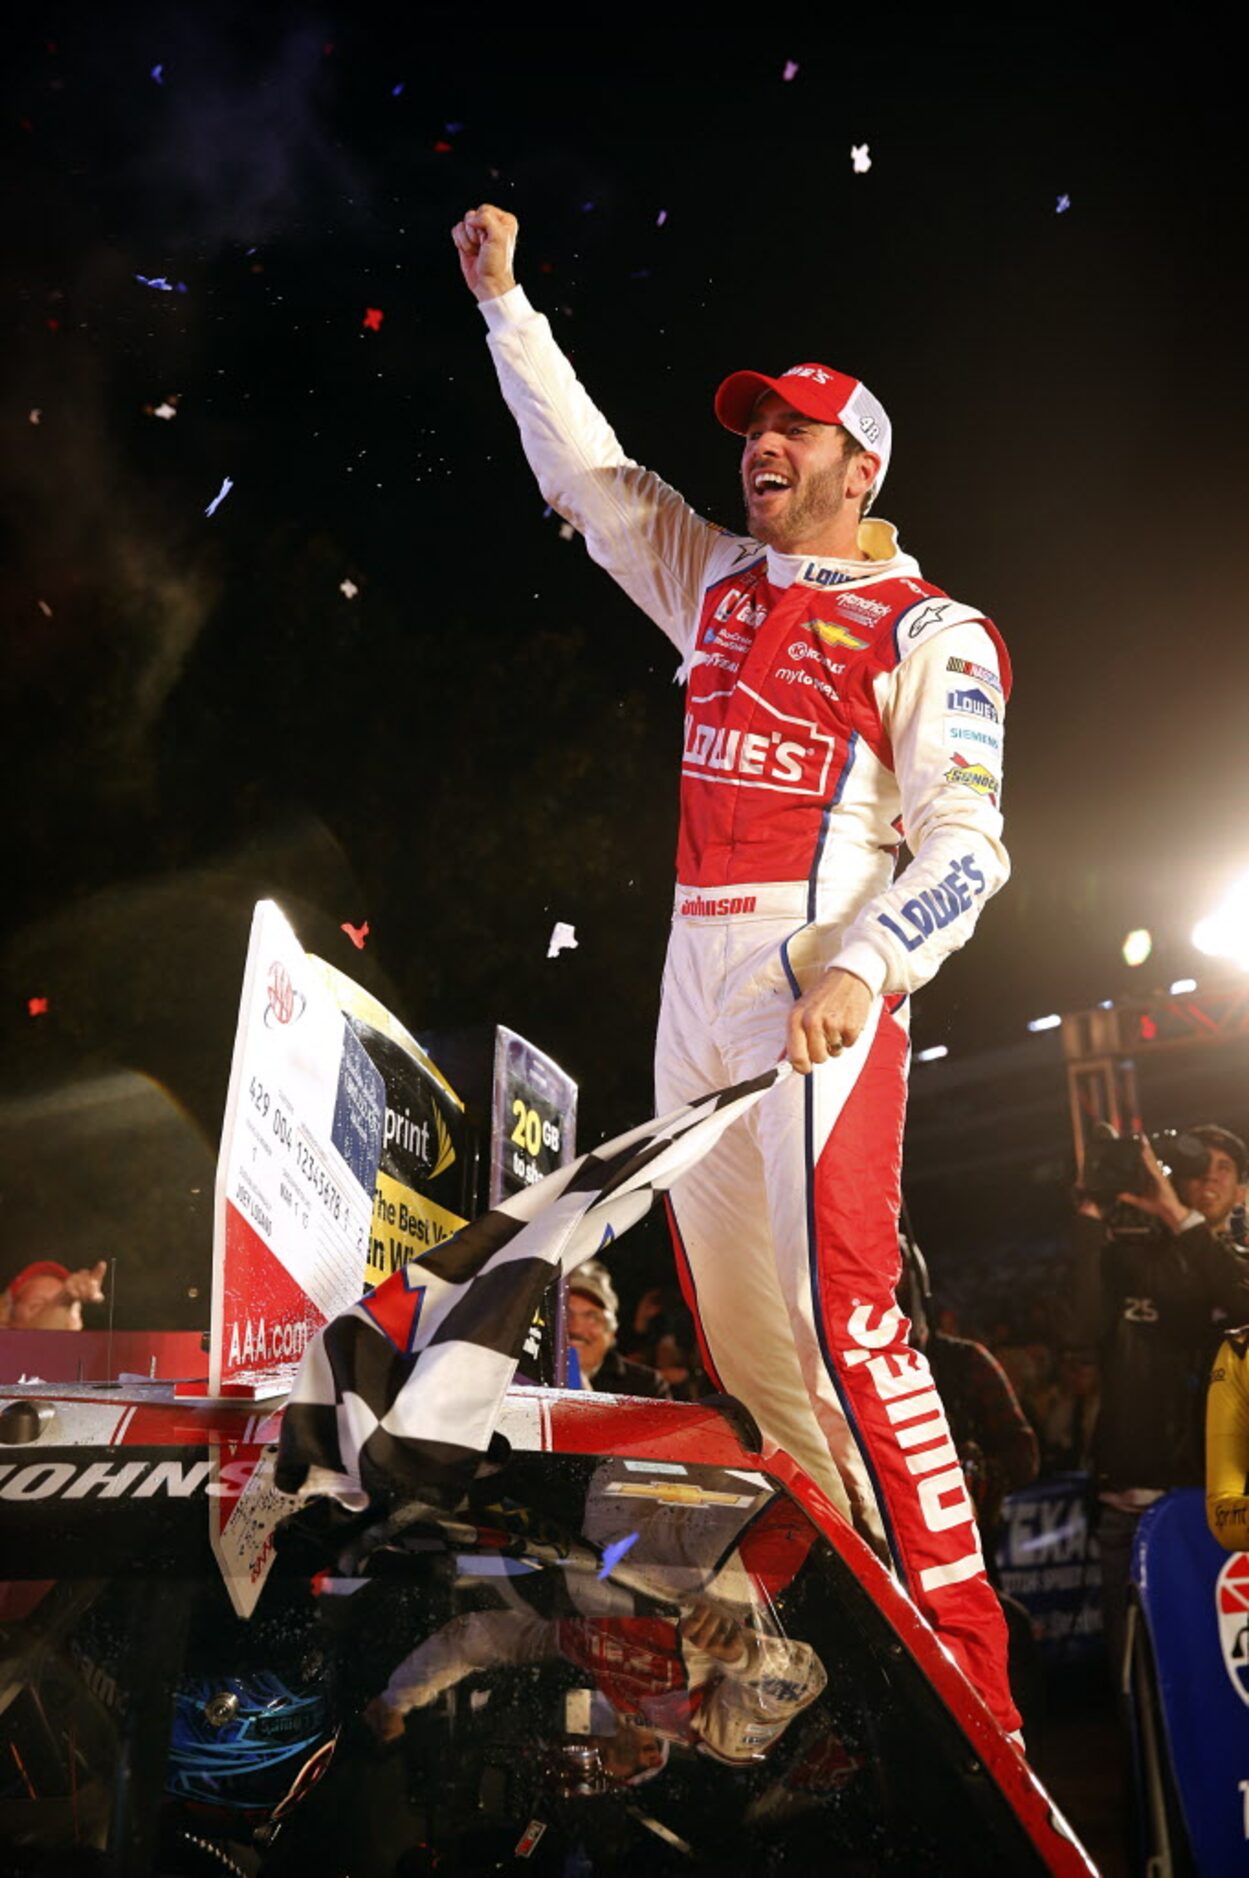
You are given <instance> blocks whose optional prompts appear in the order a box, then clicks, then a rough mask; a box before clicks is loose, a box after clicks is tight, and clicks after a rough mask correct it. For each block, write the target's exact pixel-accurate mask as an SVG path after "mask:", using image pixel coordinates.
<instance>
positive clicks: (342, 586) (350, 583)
mask: <svg viewBox="0 0 1249 1878" xmlns="http://www.w3.org/2000/svg"><path fill="white" fill-rule="evenodd" d="M338 591H339V592H340V593H342V594H345V595H346V596H347V598H348V599H349V600H354V599H355V597H356V595H357V594H358V593H359V591H360V589H359V588H358V587H357V585H356V583H355V581H354V580H340V581H339V583H338Z"/></svg>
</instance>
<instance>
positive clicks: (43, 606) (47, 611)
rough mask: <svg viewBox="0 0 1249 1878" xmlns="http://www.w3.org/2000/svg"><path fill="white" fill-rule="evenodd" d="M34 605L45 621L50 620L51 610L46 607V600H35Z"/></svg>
mask: <svg viewBox="0 0 1249 1878" xmlns="http://www.w3.org/2000/svg"><path fill="white" fill-rule="evenodd" d="M35 604H36V606H37V607H38V608H39V611H40V612H41V613H42V614H43V617H44V618H45V619H51V618H52V608H51V607H50V606H49V605H48V603H47V601H46V600H37V601H36V602H35Z"/></svg>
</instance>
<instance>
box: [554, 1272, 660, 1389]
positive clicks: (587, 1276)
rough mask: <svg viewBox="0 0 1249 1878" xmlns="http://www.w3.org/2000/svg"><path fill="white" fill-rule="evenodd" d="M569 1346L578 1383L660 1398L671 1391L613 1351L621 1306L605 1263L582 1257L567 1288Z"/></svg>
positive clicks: (640, 1366)
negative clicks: (576, 1365) (573, 1353)
mask: <svg viewBox="0 0 1249 1878" xmlns="http://www.w3.org/2000/svg"><path fill="white" fill-rule="evenodd" d="M566 1323H567V1327H568V1342H569V1345H570V1347H571V1348H572V1349H574V1350H575V1351H576V1352H577V1361H578V1363H579V1364H580V1366H581V1383H582V1387H583V1388H585V1389H601V1390H603V1391H604V1392H605V1393H607V1394H609V1395H644V1396H662V1397H663V1398H664V1399H665V1400H667V1398H668V1396H669V1395H670V1394H671V1391H670V1390H669V1388H668V1385H667V1383H666V1382H665V1381H664V1379H663V1377H662V1376H661V1375H659V1374H658V1372H657V1371H656V1370H653V1369H648V1368H647V1367H646V1365H645V1364H644V1363H630V1362H629V1361H628V1360H627V1359H626V1358H625V1357H623V1356H621V1354H620V1352H619V1350H618V1349H617V1348H616V1333H617V1330H618V1329H619V1326H620V1304H619V1301H618V1299H617V1297H616V1288H615V1286H614V1285H613V1284H612V1281H611V1278H610V1276H609V1275H608V1272H607V1268H606V1266H605V1265H600V1263H599V1261H598V1260H597V1259H587V1260H586V1262H585V1264H584V1265H578V1267H577V1269H576V1271H575V1272H574V1273H573V1275H572V1279H571V1280H570V1282H569V1287H568V1310H567V1314H566Z"/></svg>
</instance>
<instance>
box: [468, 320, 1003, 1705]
mask: <svg viewBox="0 0 1249 1878" xmlns="http://www.w3.org/2000/svg"><path fill="white" fill-rule="evenodd" d="M482 312H483V314H484V315H485V318H486V321H487V324H488V326H489V328H490V348H491V351H492V353H493V355H494V360H495V364H496V367H497V369H498V373H499V379H500V382H501V385H502V388H503V395H504V397H505V398H506V400H507V402H508V405H509V406H510V408H511V410H512V412H513V414H514V416H515V417H516V419H517V421H518V423H519V425H520V431H521V438H522V441H523V444H524V447H525V452H526V455H527V456H528V458H529V462H530V464H531V466H532V468H533V470H534V472H535V474H536V476H537V479H538V482H539V484H540V486H541V489H542V493H543V495H544V496H545V498H546V500H547V501H548V502H549V503H550V504H551V505H552V507H553V508H555V509H556V510H557V511H558V512H559V513H560V514H561V515H562V516H564V517H565V518H566V519H567V520H568V521H570V522H572V523H573V524H574V525H575V527H576V528H578V529H579V530H580V532H581V533H582V535H584V537H585V541H586V545H587V547H588V549H589V551H590V554H591V556H592V558H593V559H594V560H595V561H597V562H598V563H599V565H600V566H602V567H604V568H606V569H607V571H608V572H609V573H610V574H611V575H612V576H613V577H614V578H615V580H617V581H618V582H619V584H620V585H621V586H622V587H623V588H624V590H625V592H626V593H628V594H629V596H630V597H631V598H632V599H633V600H634V601H636V602H637V604H638V605H639V606H640V607H641V608H642V610H643V611H644V612H645V613H647V614H649V616H650V617H651V619H653V620H654V621H655V622H656V624H657V625H658V626H660V627H661V628H662V629H663V631H664V632H665V633H666V634H667V635H668V637H669V638H670V639H671V640H672V642H673V644H674V645H675V646H676V647H677V649H678V651H679V652H680V654H681V658H682V662H683V672H684V675H685V678H686V682H687V694H686V695H687V708H686V719H685V739H684V754H683V759H682V782H681V834H680V844H679V850H678V859H677V879H678V883H679V884H678V886H677V890H676V904H675V912H674V916H673V925H672V937H671V942H670V945H669V950H668V961H667V966H666V969H665V973H664V983H663V1005H662V1012H661V1016H660V1022H659V1035H658V1040H657V1056H656V1084H657V1089H656V1099H657V1103H658V1110H659V1113H660V1114H663V1113H665V1112H666V1111H667V1110H670V1109H673V1108H676V1107H678V1106H679V1105H680V1104H682V1103H684V1102H687V1101H689V1100H691V1099H692V1098H693V1097H695V1096H698V1095H701V1094H703V1093H704V1092H705V1091H706V1090H708V1089H711V1088H715V1087H717V1086H722V1085H724V1084H727V1083H734V1082H738V1081H741V1080H743V1079H745V1078H748V1077H751V1076H754V1075H757V1074H758V1073H759V1072H761V1071H762V1070H764V1069H766V1068H768V1067H769V1066H770V1065H772V1064H774V1063H775V1062H776V1061H777V1059H778V1057H779V1056H780V1055H781V1054H782V1053H783V1050H784V1047H785V1031H786V1021H787V1018H788V1016H789V1013H790V1011H791V1009H792V1006H793V1001H794V999H795V998H796V997H798V996H799V995H800V994H801V993H802V992H803V991H805V990H808V989H809V988H810V987H811V986H812V985H813V984H814V983H815V982H816V981H817V980H818V979H819V977H820V976H821V974H822V973H823V972H824V971H825V970H827V969H828V968H829V967H831V966H839V967H842V968H843V969H845V970H847V971H850V972H853V973H854V974H855V975H856V976H857V977H859V978H860V979H862V980H863V981H864V983H866V984H867V986H868V987H869V989H870V990H871V991H872V992H873V993H874V994H875V996H874V1000H873V1004H872V1008H871V1013H870V1015H869V1018H868V1021H867V1024H866V1026H865V1028H864V1032H863V1035H862V1037H861V1038H860V1039H859V1041H858V1042H857V1043H856V1044H855V1045H854V1046H853V1048H851V1049H847V1050H844V1051H843V1052H842V1053H841V1055H840V1056H838V1057H835V1058H833V1059H831V1060H830V1061H829V1062H827V1063H824V1064H821V1065H819V1066H818V1067H817V1068H816V1069H815V1071H814V1073H813V1074H811V1075H809V1076H804V1077H798V1076H792V1077H790V1078H788V1079H787V1080H786V1081H785V1082H783V1083H782V1084H780V1085H779V1086H778V1088H777V1089H776V1090H775V1091H774V1093H773V1094H771V1095H770V1096H769V1097H768V1098H767V1100H766V1101H764V1102H761V1103H759V1104H758V1105H757V1106H756V1108H755V1109H754V1110H753V1111H752V1112H751V1113H750V1115H748V1116H746V1117H744V1118H743V1120H742V1122H741V1123H740V1124H738V1125H737V1126H735V1127H734V1128H732V1129H730V1130H729V1131H728V1132H727V1133H726V1134H725V1136H724V1138H723V1140H722V1141H721V1142H720V1143H719V1144H718V1145H717V1146H716V1147H715V1148H714V1149H712V1151H711V1152H710V1153H709V1154H708V1155H706V1156H705V1157H704V1159H703V1160H702V1161H701V1162H699V1164H698V1165H697V1166H696V1167H695V1168H693V1169H692V1170H691V1171H690V1172H689V1173H688V1174H687V1175H685V1176H684V1177H683V1179H682V1180H681V1181H680V1183H679V1184H678V1185H677V1187H676V1189H675V1190H674V1192H673V1195H672V1206H671V1212H672V1216H673V1229H674V1234H673V1236H674V1241H675V1243H676V1247H677V1258H678V1263H679V1265H680V1267H681V1272H682V1280H683V1283H684V1285H685V1289H686V1295H687V1297H688V1298H689V1301H690V1303H691V1305H692V1306H693V1308H694V1310H695V1313H696V1316H697V1320H698V1324H699V1327H700V1335H701V1337H702V1340H703V1347H704V1356H705V1360H706V1362H707V1367H708V1371H709V1373H710V1374H711V1375H712V1377H713V1378H714V1379H715V1380H716V1381H717V1383H718V1384H719V1385H720V1386H721V1387H722V1388H724V1389H725V1390H728V1391H729V1392H730V1393H732V1394H733V1395H736V1396H739V1397H740V1398H741V1399H742V1401H743V1402H745V1403H746V1404H747V1405H748V1407H749V1408H750V1409H751V1410H752V1412H753V1413H754V1415H755V1417H756V1419H757V1420H758V1422H759V1424H760V1426H761V1427H762V1428H763V1429H764V1430H765V1432H766V1433H767V1434H768V1435H770V1436H771V1437H772V1439H773V1440H775V1441H776V1442H778V1443H779V1444H780V1445H781V1446H782V1447H784V1448H785V1449H786V1450H787V1451H788V1452H789V1453H790V1454H792V1455H793V1457H794V1459H795V1460H797V1461H798V1462H799V1463H800V1465H801V1466H802V1467H804V1468H805V1469H806V1471H807V1472H808V1473H809V1474H810V1475H811V1476H812V1477H813V1478H814V1479H815V1480H817V1481H818V1482H819V1483H820V1484H821V1485H822V1486H823V1487H824V1488H825V1490H826V1491H827V1492H828V1493H829V1494H830V1496H831V1497H832V1498H833V1499H834V1500H835V1501H836V1502H837V1503H838V1504H839V1505H841V1506H842V1507H844V1506H845V1504H846V1493H848V1494H849V1498H850V1501H851V1503H852V1505H853V1507H854V1510H855V1512H856V1514H857V1515H858V1517H859V1519H860V1522H861V1523H863V1524H865V1525H866V1526H867V1527H868V1528H869V1529H872V1528H874V1529H875V1530H876V1531H877V1532H879V1531H880V1530H881V1527H882V1525H883V1528H884V1531H885V1533H886V1535H887V1538H888V1541H889V1546H890V1550H891V1552H892V1555H893V1558H894V1561H895V1564H896V1566H897V1569H898V1571H899V1574H900V1575H901V1577H902V1579H903V1582H904V1583H905V1585H906V1587H907V1589H908V1590H909V1591H910V1593H911V1595H912V1597H913V1598H914V1599H915V1601H916V1603H917V1604H918V1605H919V1607H920V1609H921V1610H922V1611H923V1612H924V1613H925V1615H926V1616H927V1617H928V1618H929V1619H930V1621H931V1622H932V1623H933V1625H934V1626H935V1627H936V1628H937V1630H938V1631H939V1632H940V1634H941V1636H942V1638H943V1640H944V1641H945V1642H946V1644H947V1645H948V1646H949V1648H950V1650H951V1651H952V1652H953V1654H954V1655H955V1657H956V1659H957V1660H958V1661H959V1663H960V1664H961V1665H962V1667H963V1668H964V1670H965V1671H966V1672H967V1674H968V1675H969V1676H970V1678H971V1679H972V1681H973V1682H974V1683H975V1684H976V1686H977V1687H978V1688H979V1689H980V1690H981V1692H982V1694H983V1695H984V1696H985V1698H986V1700H987V1701H988V1703H989V1705H990V1707H991V1708H992V1709H993V1711H994V1713H995V1714H996V1715H997V1717H998V1719H999V1721H1000V1722H1002V1724H1003V1725H1004V1726H1005V1727H1007V1728H1015V1727H1017V1726H1018V1716H1017V1713H1016V1711H1015V1708H1014V1705H1013V1703H1012V1702H1011V1699H1010V1694H1009V1689H1008V1687H1007V1682H1006V1643H1005V1628H1004V1625H1003V1623H1002V1619H1001V1615H1000V1612H999V1609H998V1605H997V1601H996V1599H995V1597H994V1595H993V1592H992V1590H991V1589H990V1586H989V1584H988V1581H987V1579H986V1578H985V1575H984V1564H983V1558H982V1555H981V1550H980V1539H979V1535H978V1532H977V1529H976V1524H975V1515H974V1511H973V1508H972V1504H971V1501H970V1499H969V1497H968V1494H967V1491H966V1487H965V1485H964V1481H963V1476H962V1472H961V1469H960V1467H959V1464H958V1458H957V1455H956V1453H955V1450H954V1446H953V1443H952V1442H951V1440H950V1436H949V1431H948V1428H947V1426H946V1421H945V1415H944V1411H943V1410H942V1407H941V1404H940V1402H939V1400H938V1397H937V1395H936V1392H935V1390H934V1388H933V1384H932V1379H931V1376H930V1375H929V1371H928V1365H927V1363H926V1361H925V1359H924V1357H923V1356H922V1354H920V1353H919V1352H918V1351H915V1350H912V1349H911V1348H910V1347H909V1345H908V1343H907V1331H908V1325H907V1321H906V1319H905V1318H904V1317H903V1316H902V1314H901V1312H900V1311H899V1310H898V1308H897V1306H896V1304H895V1302H894V1296H893V1293H894V1286H895V1284H896V1282H897V1278H898V1274H899V1255H898V1238H897V1219H898V1212H899V1205H900V1197H901V1195H900V1168H901V1149H902V1122H903V1113H904V1107H905V1097H906V1075H907V1065H908V1060H909V1041H908V1015H909V1012H908V998H909V995H910V993H911V992H912V991H914V990H916V989H917V988H918V987H919V986H920V985H922V984H925V983H926V982H927V980H928V979H929V978H931V977H932V975H933V973H934V972H935V971H936V969H937V967H938V966H939V965H940V963H941V961H942V959H943V958H945V957H946V956H947V954H948V953H950V952H952V951H954V950H955V948H956V947H958V946H960V945H962V944H963V942H964V941H965V940H966V939H967V938H968V937H969V935H970V933H971V931H972V928H973V926H974V925H975V922H976V917H977V914H978V912H979V909H980V907H981V905H982V904H983V902H984V901H985V900H986V899H987V898H988V897H989V896H990V894H992V893H994V892H996V891H997V889H998V888H999V887H1000V886H1001V885H1002V884H1003V882H1004V881H1005V880H1006V878H1007V875H1008V872H1009V863H1008V861H1007V857H1006V851H1005V849H1004V848H1003V846H1002V841H1001V829H1002V817H1001V812H1000V808H999V800H1000V793H1001V772H1002V719H1003V715H1004V705H1005V699H1006V696H1007V695H1008V692H1009V686H1010V669H1009V663H1008V660H1007V657H1006V651H1005V648H1004V646H1003V645H1002V642H1001V640H1000V638H999V637H998V634H997V631H996V628H995V627H994V626H993V625H992V624H991V623H990V622H989V621H988V620H987V619H985V618H984V616H983V615H981V614H979V613H977V612H976V611H975V609H974V608H972V607H967V606H960V605H958V604H956V603H955V602H954V601H953V600H951V599H949V598H948V596H947V595H945V594H944V593H943V592H942V591H941V589H940V588H938V587H934V586H933V585H932V584H931V583H930V582H928V581H925V580H923V579H922V578H921V576H920V572H919V568H918V566H917V565H916V563H915V561H914V560H913V559H912V558H911V556H910V555H907V554H904V553H902V552H901V550H900V549H899V547H898V544H897V536H896V532H895V530H894V529H893V527H892V526H891V525H890V524H889V523H888V522H883V521H877V520H870V521H867V522H865V523H864V524H863V525H862V527H861V528H860V530H859V547H860V550H861V551H862V552H863V553H864V554H865V555H867V556H868V559H866V560H862V561H858V560H856V561H838V560H831V559H827V558H819V557H812V556H807V555H785V554H779V553H777V552H776V551H775V550H774V549H772V548H766V549H765V548H763V547H761V546H760V545H759V543H758V542H755V541H752V540H750V539H748V538H746V537H742V536H737V535H731V534H728V533H726V532H725V531H724V530H722V529H719V528H716V527H714V526H713V525H712V524H711V523H709V522H706V521H704V520H703V519H702V518H701V517H700V516H698V515H696V514H695V513H694V511H693V510H692V509H691V508H690V507H689V506H688V504H687V503H686V502H685V501H684V500H683V498H682V497H681V496H680V495H678V493H677V492H676V491H675V490H674V489H671V488H669V487H668V485H667V484H665V483H664V482H662V481H661V480H660V478H659V477H657V476H656V475H654V474H653V473H652V472H651V471H649V470H645V469H643V468H641V467H640V466H639V465H638V464H636V463H634V462H632V461H630V459H629V458H628V457H626V456H625V454H624V452H623V451H622V449H621V447H620V445H619V443H618V442H617V440H616V437H615V435H614V433H613V432H612V430H611V428H610V427H609V425H608V424H607V422H606V421H605V419H604V418H603V417H602V415H601V414H600V413H599V412H598V411H597V410H596V409H595V407H594V405H593V404H592V403H591V401H590V399H589V398H588V397H587V395H586V393H585V391H584V390H583V388H582V387H581V385H580V384H579V382H578V380H577V378H576V376H575V375H574V373H573V371H572V368H571V366H570V365H569V363H568V361H567V359H565V357H564V355H563V354H562V353H561V351H560V350H559V348H558V346H557V345H556V344H555V341H554V338H553V337H552V334H551V330H550V326H549V324H548V322H547V321H546V319H545V318H543V317H542V316H541V315H539V314H537V313H535V312H534V310H533V308H532V307H531V306H530V305H529V303H528V301H527V299H526V297H525V294H524V292H523V290H522V289H521V288H519V287H516V288H513V289H512V290H511V291H510V292H509V293H506V294H504V295H502V296H501V297H500V298H498V299H494V300H488V301H484V302H483V303H482ZM903 833H905V839H906V841H907V843H908V846H909V848H910V851H911V854H912V857H913V858H912V859H911V861H910V863H909V865H908V866H907V867H906V868H905V869H904V870H903V871H902V872H901V873H900V874H899V875H897V877H896V878H895V861H896V857H897V852H898V847H899V844H900V841H901V839H902V837H903ZM830 1457H831V1458H830ZM843 1482H844V1483H845V1484H844V1491H843V1487H842V1483H843Z"/></svg>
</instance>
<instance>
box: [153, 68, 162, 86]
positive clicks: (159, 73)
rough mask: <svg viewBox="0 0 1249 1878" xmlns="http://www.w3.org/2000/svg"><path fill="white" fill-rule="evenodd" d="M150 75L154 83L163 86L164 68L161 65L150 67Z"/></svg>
mask: <svg viewBox="0 0 1249 1878" xmlns="http://www.w3.org/2000/svg"><path fill="white" fill-rule="evenodd" d="M151 75H152V77H153V78H154V79H155V80H156V82H157V84H158V85H163V84H164V82H165V68H164V66H163V65H154V66H153V67H152V73H151Z"/></svg>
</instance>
